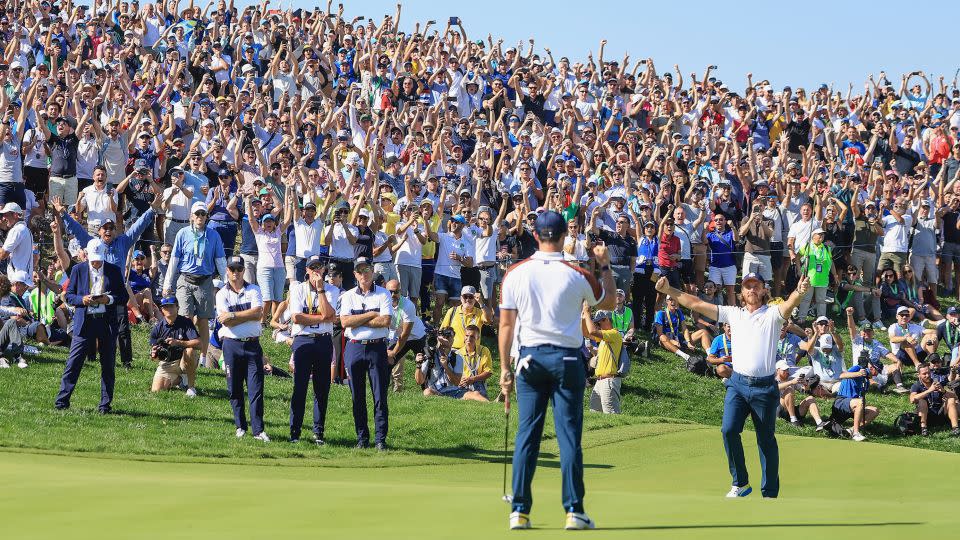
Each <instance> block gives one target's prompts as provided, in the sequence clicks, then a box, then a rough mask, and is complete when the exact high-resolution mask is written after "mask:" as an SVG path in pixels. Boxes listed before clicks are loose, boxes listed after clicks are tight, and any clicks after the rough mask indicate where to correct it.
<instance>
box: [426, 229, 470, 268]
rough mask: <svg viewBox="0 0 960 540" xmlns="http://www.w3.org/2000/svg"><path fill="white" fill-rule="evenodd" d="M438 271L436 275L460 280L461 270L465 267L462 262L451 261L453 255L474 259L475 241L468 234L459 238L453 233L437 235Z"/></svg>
mask: <svg viewBox="0 0 960 540" xmlns="http://www.w3.org/2000/svg"><path fill="white" fill-rule="evenodd" d="M437 236H438V240H439V242H437V269H436V271H435V272H436V273H437V274H440V275H441V276H447V277H452V278H457V279H460V268H461V267H462V266H463V265H462V264H461V263H460V261H454V260H451V259H450V254H451V253H456V254H457V255H459V256H460V257H468V256H469V257H473V253H474V251H475V249H476V248H475V247H474V244H473V239H472V238H470V235H468V234H461V235H460V238H457V237H456V236H454V235H453V233H445V232H442V233H437Z"/></svg>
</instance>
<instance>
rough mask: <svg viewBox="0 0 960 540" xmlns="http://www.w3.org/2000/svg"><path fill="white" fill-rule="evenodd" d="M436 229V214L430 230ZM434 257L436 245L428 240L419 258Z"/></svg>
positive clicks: (438, 221)
mask: <svg viewBox="0 0 960 540" xmlns="http://www.w3.org/2000/svg"><path fill="white" fill-rule="evenodd" d="M418 219H419V221H420V223H423V218H422V217H421V218H418ZM438 229H440V216H439V215H437V214H434V215H433V217H431V218H430V230H431V231H433V232H437V230H438ZM436 255H437V243H436V242H431V241H429V240H428V241H427V242H425V243H424V244H423V247H422V248H421V250H420V256H421V257H422V258H424V259H432V258H434V257H435V256H436ZM454 348H456V345H454Z"/></svg>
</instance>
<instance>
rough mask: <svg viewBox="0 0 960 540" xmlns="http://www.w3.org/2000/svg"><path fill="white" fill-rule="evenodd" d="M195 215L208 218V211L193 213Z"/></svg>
mask: <svg viewBox="0 0 960 540" xmlns="http://www.w3.org/2000/svg"><path fill="white" fill-rule="evenodd" d="M193 215H195V216H200V217H207V211H206V210H197V211H196V212H194V213H193Z"/></svg>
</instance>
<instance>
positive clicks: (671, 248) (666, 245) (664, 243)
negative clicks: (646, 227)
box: [657, 234, 680, 268]
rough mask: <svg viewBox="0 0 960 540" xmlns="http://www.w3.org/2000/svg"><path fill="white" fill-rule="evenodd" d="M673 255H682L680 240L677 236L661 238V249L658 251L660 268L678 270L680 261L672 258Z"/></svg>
mask: <svg viewBox="0 0 960 540" xmlns="http://www.w3.org/2000/svg"><path fill="white" fill-rule="evenodd" d="M673 254H678V255H679V254H680V239H679V238H677V235H675V234H671V235H669V236H661V237H660V249H659V251H657V263H658V264H659V265H660V268H676V267H677V266H678V265H679V264H680V261H679V260H677V261H675V260H673V259H671V258H670V256H671V255H673Z"/></svg>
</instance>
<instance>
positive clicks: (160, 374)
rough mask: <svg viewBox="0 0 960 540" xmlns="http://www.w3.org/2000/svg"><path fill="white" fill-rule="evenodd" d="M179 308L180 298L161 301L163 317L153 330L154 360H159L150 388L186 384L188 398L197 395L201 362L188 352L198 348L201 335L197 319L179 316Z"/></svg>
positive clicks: (152, 348)
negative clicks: (195, 323)
mask: <svg viewBox="0 0 960 540" xmlns="http://www.w3.org/2000/svg"><path fill="white" fill-rule="evenodd" d="M178 309H179V306H178V305H177V299H176V297H174V296H168V297H166V298H163V299H161V300H160V312H161V314H162V315H163V317H162V318H161V319H160V320H159V321H157V324H156V325H154V327H153V330H152V331H151V332H150V359H151V360H153V361H154V362H157V371H156V372H155V373H154V374H153V384H152V385H151V386H150V391H151V392H159V391H160V390H169V389H171V388H177V387H180V386H186V387H187V393H186V395H187V397H196V395H197V390H196V388H195V385H196V377H197V363H196V360H195V359H194V357H193V354H185V350H186V349H190V350H191V351H194V350H196V349H197V347H199V346H200V336H199V333H198V332H197V328H196V327H195V326H194V325H193V321H191V320H190V319H189V318H187V317H184V316H182V315H179V314H178V311H177V310H178ZM184 379H185V380H184Z"/></svg>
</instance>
